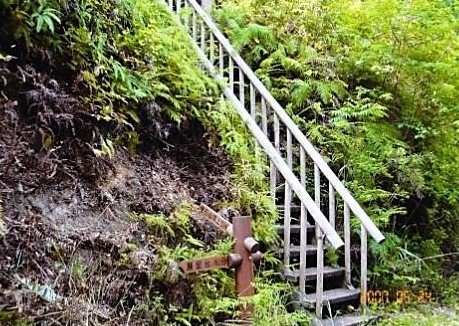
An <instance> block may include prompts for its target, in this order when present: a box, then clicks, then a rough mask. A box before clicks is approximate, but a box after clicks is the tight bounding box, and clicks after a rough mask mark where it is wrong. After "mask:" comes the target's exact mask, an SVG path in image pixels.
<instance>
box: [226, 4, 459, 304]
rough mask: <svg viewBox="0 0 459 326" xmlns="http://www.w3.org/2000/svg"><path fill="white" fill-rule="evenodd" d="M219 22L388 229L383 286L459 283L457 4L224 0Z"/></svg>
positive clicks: (381, 249) (380, 269) (381, 261)
mask: <svg viewBox="0 0 459 326" xmlns="http://www.w3.org/2000/svg"><path fill="white" fill-rule="evenodd" d="M217 17H218V21H219V23H220V24H221V25H222V26H223V27H224V28H225V30H226V33H227V34H228V35H229V37H230V38H231V40H232V41H233V44H234V45H235V46H236V47H237V49H238V50H240V51H241V52H242V54H243V56H244V57H245V58H246V59H247V60H248V61H249V62H250V64H251V65H252V67H253V68H254V70H255V71H256V73H257V75H258V76H259V77H260V79H262V80H263V81H264V82H265V84H266V85H267V86H268V88H270V90H271V92H272V93H273V94H274V96H275V97H276V98H277V99H278V100H279V102H281V103H282V104H283V105H284V107H286V109H287V110H288V111H289V112H291V113H292V114H293V115H294V116H295V120H296V121H297V122H298V123H299V125H300V126H301V127H302V129H303V131H304V132H305V133H306V134H307V135H308V137H309V138H310V139H311V140H312V141H313V142H314V143H315V144H316V145H317V147H318V148H319V149H320V150H321V152H322V154H323V155H325V156H326V157H327V158H328V160H329V162H330V164H331V165H332V166H333V167H334V168H335V171H337V172H338V175H339V176H340V177H341V178H342V179H344V180H345V181H346V184H347V185H348V187H349V188H350V189H351V191H352V192H353V193H354V194H356V196H357V199H358V201H359V202H361V203H363V204H364V206H366V208H367V210H368V211H369V213H370V215H371V216H372V218H374V220H375V221H376V222H377V224H379V225H380V226H382V227H383V228H384V230H385V232H386V234H387V238H388V240H387V241H386V243H384V244H383V245H382V246H374V248H373V253H374V254H376V256H377V257H378V264H376V266H375V267H374V269H373V275H374V276H375V277H376V279H377V280H378V283H379V284H380V285H385V286H388V285H390V286H395V287H400V286H404V285H415V284H417V283H418V282H419V281H420V280H421V279H422V282H423V283H424V285H425V282H426V281H428V282H430V284H431V285H432V284H434V286H436V287H437V288H439V285H438V283H437V282H438V281H440V279H441V276H440V274H441V273H440V271H441V270H444V271H445V273H446V274H447V275H452V274H454V273H457V272H458V266H457V264H455V261H456V256H457V248H458V245H459V243H458V240H457V239H458V238H457V236H456V235H457V232H458V231H459V230H458V228H457V225H458V221H459V215H458V213H459V203H458V198H459V197H458V190H457V189H458V184H459V175H458V174H457V170H458V168H459V160H458V153H459V149H458V148H459V147H458V142H457V139H458V137H457V136H458V131H459V130H458V129H457V126H458V121H459V106H458V103H457V98H458V96H459V78H458V77H459V65H458V64H457V57H458V55H459V36H458V27H459V20H458V19H457V4H456V3H455V2H454V1H450V2H443V1H440V0H438V1H428V0H416V1H409V2H407V1H398V0H384V1H379V0H378V1H355V0H346V1H333V0H332V1H325V0H316V1H290V0H281V1H257V0H252V1H223V5H222V6H221V7H220V8H219V10H218V11H217ZM443 253H447V255H446V256H442V254H443ZM456 291H457V285H456V287H455V286H454V285H453V288H452V289H451V290H450V291H449V292H448V291H443V289H442V292H443V293H444V294H445V296H446V297H448V296H451V297H453V298H457V295H456Z"/></svg>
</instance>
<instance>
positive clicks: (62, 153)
mask: <svg viewBox="0 0 459 326" xmlns="http://www.w3.org/2000/svg"><path fill="white" fill-rule="evenodd" d="M141 110H142V112H143V114H144V115H149V119H150V122H151V123H147V124H146V125H145V126H143V127H142V126H139V130H138V131H139V133H140V134H141V136H142V138H143V139H146V140H147V142H144V143H142V144H141V146H140V148H141V151H140V152H139V153H137V154H136V155H135V156H134V157H131V156H130V155H129V154H128V151H127V150H124V149H122V148H121V149H120V150H118V152H117V153H116V155H114V156H113V157H112V158H108V157H107V156H102V157H101V156H96V155H95V154H94V151H93V150H92V149H93V148H94V146H95V145H97V142H98V140H99V139H100V136H101V135H104V132H105V130H107V129H110V128H111V127H112V126H109V125H107V124H104V123H101V122H99V121H97V120H96V119H95V117H94V116H92V115H91V114H89V113H88V110H87V109H86V108H85V106H84V105H83V104H82V103H81V100H80V98H79V95H78V87H77V82H74V83H73V84H72V83H64V82H58V81H56V80H54V79H52V78H51V77H50V76H48V75H47V74H45V73H43V72H37V71H36V70H35V69H33V68H32V67H31V66H27V65H22V66H17V65H15V64H12V63H10V64H6V63H3V64H0V199H2V201H3V206H4V217H3V221H4V223H5V224H6V230H3V233H4V234H3V233H2V229H1V228H0V324H1V325H7V324H8V323H11V322H8V321H7V320H11V316H12V315H13V314H15V315H19V316H22V317H26V318H27V319H28V320H31V321H33V322H34V324H37V325H126V323H127V322H128V321H129V325H145V324H151V325H153V324H154V323H155V316H151V315H148V316H147V315H145V314H144V313H143V312H142V311H141V310H139V309H135V310H134V309H133V307H137V306H138V305H139V303H140V302H142V301H143V300H144V299H145V296H147V295H149V293H148V290H149V289H151V288H152V284H150V281H149V276H148V274H149V272H150V270H151V269H152V268H154V265H155V262H156V259H157V253H156V252H155V251H154V248H153V247H152V246H151V245H149V243H148V241H147V240H146V239H147V238H148V229H147V228H146V227H145V225H144V224H143V223H141V221H138V220H136V219H133V218H132V216H130V213H132V212H136V213H149V214H156V213H164V214H166V215H167V214H169V213H171V212H172V211H173V210H174V209H175V208H177V207H178V206H179V205H180V204H181V203H183V202H184V201H192V202H204V203H206V204H208V205H214V204H215V203H218V202H221V201H223V200H226V199H229V198H230V184H229V176H230V172H231V165H230V162H229V160H228V159H227V157H226V156H225V154H224V153H223V151H222V150H220V149H218V148H210V147H209V145H208V143H209V142H208V140H207V139H206V137H205V134H204V131H203V130H202V128H201V127H200V126H199V124H198V123H196V122H187V123H184V124H182V126H181V127H180V128H181V129H179V128H178V127H177V126H176V125H174V124H172V123H171V122H169V121H167V119H165V118H164V117H162V116H161V114H160V108H158V106H157V105H156V104H155V103H144V104H143V107H142V108H141ZM144 121H147V122H148V121H149V120H148V119H144ZM0 214H1V213H0ZM0 217H1V215H0ZM193 223H197V222H193ZM0 226H1V225H0ZM202 228H203V226H202V225H199V226H194V227H192V229H194V230H196V232H195V236H196V237H197V238H200V239H201V240H203V241H205V242H206V244H207V246H209V247H211V246H212V244H213V242H214V241H215V234H214V233H213V231H212V230H211V229H204V230H203V229H202ZM133 243H134V244H135V250H129V248H128V247H129V245H130V244H133ZM171 245H173V243H171ZM126 253H128V258H127V260H126V258H125V257H124V256H125V255H126ZM123 255H124V256H123ZM123 257H124V258H123ZM123 259H124V260H123ZM120 261H123V263H120ZM156 286H157V287H161V289H162V290H163V291H164V292H163V294H164V297H165V300H166V302H169V303H170V304H174V305H176V306H178V307H180V306H183V305H186V304H189V301H190V300H191V299H190V295H189V292H190V288H189V287H190V286H189V284H188V283H187V282H186V281H180V282H178V283H175V284H170V285H168V286H163V285H161V284H158V285H156Z"/></svg>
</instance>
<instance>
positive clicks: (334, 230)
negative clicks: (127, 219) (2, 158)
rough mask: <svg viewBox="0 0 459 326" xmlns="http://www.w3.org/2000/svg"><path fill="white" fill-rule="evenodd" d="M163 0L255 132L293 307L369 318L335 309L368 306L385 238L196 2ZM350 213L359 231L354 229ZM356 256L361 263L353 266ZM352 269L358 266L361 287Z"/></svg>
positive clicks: (324, 316)
mask: <svg viewBox="0 0 459 326" xmlns="http://www.w3.org/2000/svg"><path fill="white" fill-rule="evenodd" d="M164 3H165V5H166V6H167V7H168V8H169V10H170V11H171V12H172V13H173V15H174V16H175V17H176V19H177V21H178V22H179V23H180V24H182V25H183V26H184V28H185V29H186V30H187V31H188V32H189V35H190V39H191V41H192V44H193V46H194V47H195V50H196V53H197V54H198V56H199V57H200V59H201V61H202V64H203V67H204V68H205V69H206V70H207V71H208V73H209V75H210V76H212V77H213V78H215V80H216V81H217V82H218V83H219V84H220V86H221V90H222V94H223V96H224V97H225V98H226V100H227V101H228V102H229V103H231V104H232V106H233V107H234V109H235V110H236V112H237V113H238V114H239V116H240V118H241V120H242V121H243V122H244V123H245V125H246V126H247V128H248V130H249V131H250V132H251V134H252V135H253V138H254V139H255V140H256V143H257V144H258V146H259V147H258V150H257V154H258V155H265V156H266V158H267V160H268V162H269V164H270V170H269V173H268V175H267V176H266V178H267V179H268V180H269V184H270V193H271V197H272V199H273V201H274V202H275V203H276V204H277V207H278V211H279V215H280V219H279V221H278V223H277V225H276V227H277V229H278V232H279V234H280V235H281V237H282V238H283V248H279V255H280V257H281V258H282V260H283V266H282V267H281V271H282V275H283V277H284V279H285V281H286V282H291V283H292V284H294V285H295V288H296V290H295V291H294V293H292V305H293V306H295V307H296V308H297V309H308V310H311V311H313V312H314V313H315V315H316V320H315V324H316V325H343V326H344V325H346V326H347V325H360V324H363V323H365V321H368V318H366V317H365V316H362V315H356V314H353V315H352V314H351V315H347V316H339V317H338V316H337V312H338V311H339V310H340V309H342V308H343V307H344V308H345V307H347V306H349V305H351V306H354V307H356V308H357V307H359V306H365V300H361V298H365V295H362V294H365V293H366V291H367V254H368V253H367V251H368V235H370V236H371V237H372V238H373V239H374V240H375V241H376V242H381V241H383V240H384V236H383V235H382V233H381V232H380V230H379V229H378V228H377V227H376V226H375V224H374V223H373V221H372V220H371V219H370V217H369V216H368V215H367V214H366V213H365V212H364V211H363V209H362V208H361V207H360V205H359V204H358V203H357V202H356V200H355V199H354V197H353V196H352V195H351V194H350V193H349V191H348V190H347V189H346V187H345V186H344V185H343V184H342V183H341V181H340V180H339V179H338V178H337V176H336V175H335V173H334V172H333V171H332V170H331V169H330V168H329V167H328V165H327V163H326V162H325V160H324V159H323V157H322V156H321V155H320V153H319V152H318V151H317V150H316V149H315V148H314V146H313V145H312V144H311V143H310V142H309V141H308V139H307V138H306V136H305V135H304V134H303V133H302V132H301V130H300V129H299V128H298V126H297V125H296V124H295V123H294V122H293V120H292V119H291V118H290V117H289V115H288V114H287V113H286V112H285V110H284V109H283V108H282V107H281V106H280V105H279V103H278V102H277V101H276V100H275V99H274V98H273V96H272V95H271V94H270V93H269V91H268V90H267V89H266V87H265V86H264V85H263V84H262V83H261V82H260V80H259V79H258V78H257V77H256V76H255V74H254V73H253V71H252V70H251V69H250V67H249V66H248V65H247V64H246V63H245V61H244V60H243V59H242V58H241V57H240V56H239V55H238V54H237V53H236V51H235V50H234V49H233V47H232V46H231V44H230V42H229V41H228V40H227V39H226V38H225V37H224V35H223V34H222V33H221V32H220V31H219V29H218V27H217V26H216V25H215V24H214V22H213V21H212V19H211V18H210V16H209V15H208V14H207V13H206V12H205V11H204V10H203V9H202V8H201V6H200V5H199V4H198V3H197V2H196V1H195V0H167V1H164ZM351 216H352V218H353V219H354V220H353V223H352V224H353V226H355V225H356V224H359V225H360V230H357V231H356V230H355V227H353V228H352V229H351ZM353 239H360V243H357V244H356V243H351V240H353ZM351 248H352V250H353V251H352V252H353V255H352V257H351ZM356 257H357V258H359V259H360V264H356V265H359V266H352V264H353V263H355V261H356V260H355V258H356ZM351 258H353V259H354V260H352V259H351ZM352 267H359V268H358V275H359V277H358V278H359V279H360V284H359V287H358V288H355V287H354V286H353V281H355V278H353V276H354V277H355V276H356V275H353V274H352V272H353V270H356V268H354V269H353V268H352ZM356 311H358V310H356Z"/></svg>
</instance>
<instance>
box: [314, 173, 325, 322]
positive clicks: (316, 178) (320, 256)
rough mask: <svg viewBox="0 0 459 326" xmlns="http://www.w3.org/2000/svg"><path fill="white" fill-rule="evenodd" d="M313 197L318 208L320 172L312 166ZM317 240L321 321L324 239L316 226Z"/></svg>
mask: <svg viewBox="0 0 459 326" xmlns="http://www.w3.org/2000/svg"><path fill="white" fill-rule="evenodd" d="M314 197H315V203H316V205H317V206H319V207H320V170H319V167H318V166H317V164H314ZM316 239H317V264H316V265H317V267H316V268H317V281H316V317H317V318H319V319H322V304H323V291H324V237H323V234H322V230H321V229H320V227H318V225H317V224H316Z"/></svg>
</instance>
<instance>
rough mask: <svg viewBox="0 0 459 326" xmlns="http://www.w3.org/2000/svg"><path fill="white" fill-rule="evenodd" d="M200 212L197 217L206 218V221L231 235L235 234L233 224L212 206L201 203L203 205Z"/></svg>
mask: <svg viewBox="0 0 459 326" xmlns="http://www.w3.org/2000/svg"><path fill="white" fill-rule="evenodd" d="M198 213H199V214H198V215H197V216H196V218H198V219H204V220H205V221H207V222H209V223H210V224H212V225H213V226H215V227H216V228H217V229H219V230H221V231H222V232H226V233H228V234H229V235H233V224H231V223H230V222H229V221H228V220H226V219H224V218H223V217H221V216H220V214H218V213H217V212H216V211H214V210H213V209H212V208H210V207H208V206H207V205H205V204H202V203H201V205H200V206H199V212H198Z"/></svg>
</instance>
